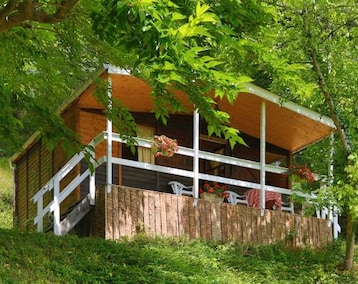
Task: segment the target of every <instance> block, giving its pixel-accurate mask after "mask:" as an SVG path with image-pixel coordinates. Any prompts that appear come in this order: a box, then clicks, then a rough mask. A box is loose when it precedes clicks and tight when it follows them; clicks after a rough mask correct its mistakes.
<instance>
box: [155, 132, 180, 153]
mask: <svg viewBox="0 0 358 284" xmlns="http://www.w3.org/2000/svg"><path fill="white" fill-rule="evenodd" d="M151 149H152V153H153V154H154V155H155V157H172V156H173V155H174V154H175V153H176V152H177V151H178V149H179V146H178V142H177V140H175V139H171V138H168V137H166V136H165V135H159V136H158V135H155V136H154V140H153V142H152V146H151Z"/></svg>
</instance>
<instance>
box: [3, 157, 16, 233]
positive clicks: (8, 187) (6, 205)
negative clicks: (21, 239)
mask: <svg viewBox="0 0 358 284" xmlns="http://www.w3.org/2000/svg"><path fill="white" fill-rule="evenodd" d="M12 176H13V175H12V173H11V170H10V163H9V161H8V160H7V159H4V158H0V228H6V229H10V228H12V223H13V222H12V204H13V184H12V183H13V177H12Z"/></svg>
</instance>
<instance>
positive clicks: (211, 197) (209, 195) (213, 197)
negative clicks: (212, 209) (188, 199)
mask: <svg viewBox="0 0 358 284" xmlns="http://www.w3.org/2000/svg"><path fill="white" fill-rule="evenodd" d="M200 198H202V199H205V200H210V201H216V202H223V201H224V198H223V197H220V196H218V195H216V194H214V193H208V192H203V193H202V194H200Z"/></svg>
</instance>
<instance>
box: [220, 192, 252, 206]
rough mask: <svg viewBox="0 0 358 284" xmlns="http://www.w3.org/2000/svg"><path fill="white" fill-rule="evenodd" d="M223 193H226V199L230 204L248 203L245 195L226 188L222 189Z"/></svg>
mask: <svg viewBox="0 0 358 284" xmlns="http://www.w3.org/2000/svg"><path fill="white" fill-rule="evenodd" d="M224 193H226V194H228V198H227V201H228V202H229V203H230V204H235V205H236V204H238V203H240V204H245V205H246V206H247V205H248V203H247V199H246V195H241V194H238V193H236V192H233V191H230V190H226V191H224Z"/></svg>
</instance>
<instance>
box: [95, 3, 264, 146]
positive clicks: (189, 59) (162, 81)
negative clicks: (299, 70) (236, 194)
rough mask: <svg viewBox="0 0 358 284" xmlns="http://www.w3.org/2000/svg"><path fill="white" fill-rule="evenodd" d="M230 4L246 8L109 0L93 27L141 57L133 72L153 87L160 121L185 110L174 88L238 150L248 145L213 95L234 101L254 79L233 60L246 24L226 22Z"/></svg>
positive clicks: (113, 42) (211, 130) (209, 130)
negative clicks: (221, 12)
mask: <svg viewBox="0 0 358 284" xmlns="http://www.w3.org/2000/svg"><path fill="white" fill-rule="evenodd" d="M209 2H210V1H209ZM229 2H230V3H231V4H232V5H234V7H231V8H232V9H233V10H235V9H238V11H242V10H243V7H241V6H240V5H239V4H237V3H236V4H233V2H232V1H223V2H222V4H221V5H214V3H212V4H213V5H209V4H206V3H202V2H200V1H186V3H185V4H186V5H184V3H180V4H181V5H179V4H178V2H177V3H174V2H171V1H168V0H167V1H111V2H110V3H109V2H108V1H103V3H102V5H103V8H102V10H100V11H99V12H96V13H94V15H93V17H94V25H93V27H94V29H95V31H96V32H97V33H98V34H99V35H100V37H101V38H102V39H104V40H106V41H108V42H109V43H110V44H112V45H114V46H117V47H119V48H121V49H122V50H128V51H130V52H133V53H134V54H136V55H137V60H136V64H135V67H134V68H133V70H132V73H134V74H136V75H137V76H140V77H142V78H143V79H145V80H146V81H147V82H149V84H150V85H151V87H152V88H153V89H152V90H153V91H152V95H153V98H154V101H155V107H154V111H155V113H156V115H157V118H160V119H162V121H163V122H164V123H165V122H166V120H167V117H168V115H169V113H170V112H177V111H183V107H182V105H181V104H180V103H179V102H178V101H177V100H176V98H175V96H174V94H173V93H172V90H180V91H183V92H184V93H185V94H187V95H188V97H189V100H190V101H191V102H192V103H193V104H194V105H195V106H196V108H197V109H198V110H199V112H200V114H201V115H202V116H203V117H204V118H205V119H206V121H207V122H208V124H209V125H210V127H209V129H208V132H209V134H210V135H211V134H213V133H215V134H216V135H218V136H222V135H223V136H224V137H225V138H227V139H229V141H230V143H231V145H232V146H233V145H234V144H235V143H237V142H240V143H242V142H243V141H242V139H241V138H240V137H239V135H238V134H239V133H238V131H237V130H235V129H232V128H231V127H230V126H228V125H229V123H230V117H229V115H228V114H227V113H223V112H222V111H220V110H218V109H217V108H216V102H215V100H214V99H213V98H211V97H210V96H209V95H210V94H211V93H212V92H213V91H215V98H216V99H219V100H220V99H223V98H226V99H227V100H228V101H230V102H232V101H233V100H234V99H235V98H236V96H237V94H238V92H239V90H240V89H241V88H242V86H243V83H245V82H248V81H251V79H250V78H249V77H247V76H244V75H243V74H240V72H238V69H237V68H232V67H231V66H232V58H230V57H228V56H227V55H228V54H229V53H234V52H235V50H236V49H239V48H240V45H239V44H240V38H239V37H240V35H239V34H237V33H236V30H238V29H239V26H240V23H236V22H234V21H233V19H234V17H232V19H231V20H230V16H231V15H228V19H229V20H224V21H223V20H222V19H221V18H220V17H219V16H218V15H217V13H216V12H218V9H223V8H224V7H223V6H224V5H228V4H229ZM215 9H216V10H215ZM258 9H260V7H259V6H258ZM139 70H140V71H139ZM243 71H244V70H243Z"/></svg>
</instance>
